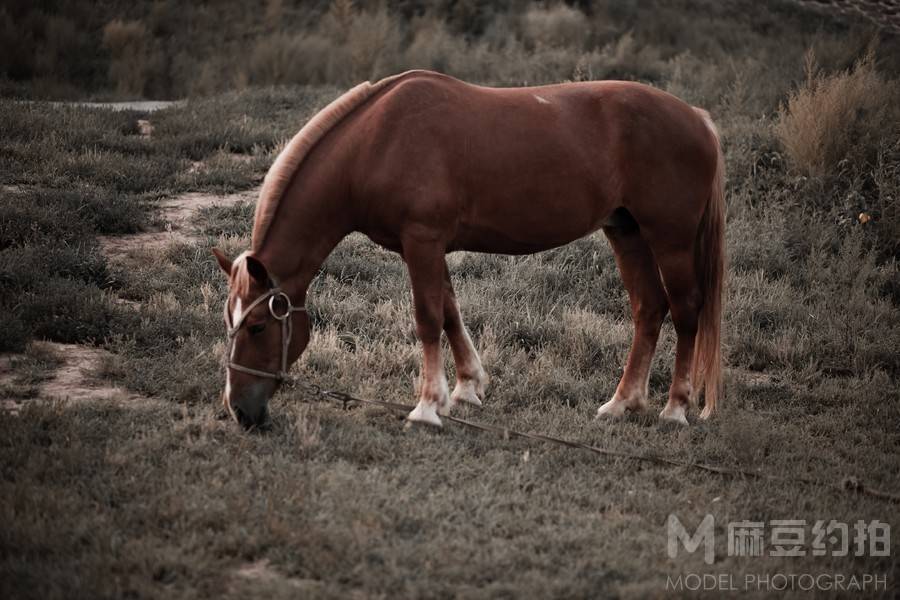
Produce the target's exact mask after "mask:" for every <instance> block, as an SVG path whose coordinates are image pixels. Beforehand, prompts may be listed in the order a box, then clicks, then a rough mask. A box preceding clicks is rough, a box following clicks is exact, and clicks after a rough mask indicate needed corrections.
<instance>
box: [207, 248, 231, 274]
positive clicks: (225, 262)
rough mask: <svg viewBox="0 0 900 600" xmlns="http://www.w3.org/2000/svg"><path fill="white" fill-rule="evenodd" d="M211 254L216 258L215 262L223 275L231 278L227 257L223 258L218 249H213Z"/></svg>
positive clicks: (229, 262) (229, 263)
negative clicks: (223, 272)
mask: <svg viewBox="0 0 900 600" xmlns="http://www.w3.org/2000/svg"><path fill="white" fill-rule="evenodd" d="M212 253H213V254H214V255H215V257H216V261H217V262H218V263H219V268H221V269H222V270H223V271H225V274H226V275H228V276H229V277H230V276H231V261H230V260H228V257H227V256H225V255H224V254H223V253H222V251H221V250H219V249H218V248H213V249H212Z"/></svg>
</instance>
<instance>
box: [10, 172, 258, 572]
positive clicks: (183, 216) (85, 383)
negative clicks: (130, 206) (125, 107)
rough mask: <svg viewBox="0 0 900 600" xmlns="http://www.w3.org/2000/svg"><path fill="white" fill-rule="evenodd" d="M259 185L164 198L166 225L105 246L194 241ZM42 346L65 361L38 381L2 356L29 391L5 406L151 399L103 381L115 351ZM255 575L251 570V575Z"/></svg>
mask: <svg viewBox="0 0 900 600" xmlns="http://www.w3.org/2000/svg"><path fill="white" fill-rule="evenodd" d="M258 195H259V189H258V188H257V189H252V190H247V191H244V192H239V193H236V194H228V195H224V196H217V195H214V194H207V193H202V192H191V193H187V194H182V195H181V196H177V197H175V198H169V199H167V200H164V201H162V202H160V204H159V215H160V217H162V219H163V221H164V222H165V229H164V230H159V231H145V232H141V233H136V234H131V235H119V236H102V237H101V238H100V245H101V250H102V252H103V254H104V255H105V256H106V257H107V258H108V259H109V260H111V261H129V260H141V256H142V255H143V256H146V252H147V250H162V249H164V248H165V247H166V246H168V245H169V244H170V243H173V242H190V241H195V240H197V239H199V238H200V232H199V231H198V230H197V228H196V227H195V226H194V224H193V223H194V220H195V217H196V215H197V214H199V212H200V211H201V210H202V209H205V208H210V207H214V206H222V207H227V206H233V205H235V204H237V203H240V202H254V201H255V200H256V197H257V196H258ZM35 344H36V345H37V346H38V348H39V350H41V351H45V352H47V353H50V354H52V355H54V356H56V357H57V358H58V359H59V361H60V364H59V366H58V367H57V368H56V369H55V370H54V371H53V373H52V375H51V376H50V377H49V378H48V379H46V380H45V381H43V382H40V383H37V384H34V385H22V384H21V383H19V381H18V380H19V373H17V369H16V363H17V362H19V361H20V360H22V361H24V360H25V358H24V357H23V355H17V354H7V355H3V356H0V389H5V390H17V389H19V390H28V393H27V394H21V396H27V397H17V396H18V395H17V394H15V393H13V394H11V396H10V394H9V392H7V397H0V410H8V411H11V412H13V413H17V412H18V411H19V410H20V409H21V407H22V406H23V405H24V404H25V403H27V402H33V401H35V400H57V399H59V400H65V401H68V402H88V401H94V400H115V401H121V402H132V401H136V400H137V401H141V402H147V401H150V399H149V398H147V397H145V396H141V395H139V394H135V393H133V392H129V391H127V390H125V389H124V388H121V387H118V386H113V385H111V384H109V383H108V382H104V381H103V380H102V376H101V375H100V373H101V372H102V368H103V363H104V361H105V360H107V359H109V358H111V357H112V354H110V353H109V352H107V351H105V350H102V349H100V348H96V347H94V346H84V345H80V344H58V343H55V342H45V341H39V342H35ZM250 577H252V575H251V576H250Z"/></svg>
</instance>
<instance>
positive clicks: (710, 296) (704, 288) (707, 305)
mask: <svg viewBox="0 0 900 600" xmlns="http://www.w3.org/2000/svg"><path fill="white" fill-rule="evenodd" d="M695 110H697V112H698V113H699V114H700V116H701V117H702V118H703V121H704V122H705V123H706V126H707V127H708V128H709V129H710V131H712V134H713V137H714V139H715V144H716V155H717V157H716V171H715V175H714V176H713V180H712V186H711V190H710V194H709V199H708V201H707V205H706V210H705V211H704V213H703V217H702V218H701V219H700V226H699V228H698V230H697V242H696V246H695V260H696V272H697V279H698V283H699V287H700V294H701V298H702V301H703V305H702V307H701V309H700V315H699V319H698V323H697V337H696V339H695V340H694V360H693V364H692V365H691V381H692V382H694V384H693V385H694V389H695V391H696V392H695V397H699V395H700V392H701V391H703V392H704V394H705V400H706V401H705V403H704V407H703V411H702V412H701V413H700V418H701V419H708V418H709V417H710V416H711V415H712V414H713V413H714V412H715V411H716V404H717V403H718V401H719V398H720V396H721V395H722V294H723V288H724V285H725V158H724V156H723V155H722V145H721V143H720V141H719V133H718V131H717V130H716V126H715V125H714V124H713V122H712V119H711V118H710V116H709V113H708V112H706V111H705V110H701V109H695Z"/></svg>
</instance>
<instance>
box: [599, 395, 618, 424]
mask: <svg viewBox="0 0 900 600" xmlns="http://www.w3.org/2000/svg"><path fill="white" fill-rule="evenodd" d="M623 416H625V403H624V402H621V401H620V400H619V399H618V398H613V399H612V400H608V401H607V402H606V403H604V404H603V405H602V406H601V407H600V408H598V409H597V416H596V418H597V419H604V418H607V419H618V418H619V417H623Z"/></svg>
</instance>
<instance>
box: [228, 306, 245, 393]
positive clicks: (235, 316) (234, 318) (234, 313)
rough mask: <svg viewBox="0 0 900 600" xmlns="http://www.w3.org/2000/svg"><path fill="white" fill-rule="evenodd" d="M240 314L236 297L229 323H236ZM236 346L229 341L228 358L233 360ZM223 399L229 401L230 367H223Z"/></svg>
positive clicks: (233, 342)
mask: <svg viewBox="0 0 900 600" xmlns="http://www.w3.org/2000/svg"><path fill="white" fill-rule="evenodd" d="M240 316H241V299H240V298H237V299H235V301H234V310H233V311H232V312H231V323H232V325H233V324H234V323H237V321H238V319H239V318H240ZM235 346H237V343H236V342H235V341H234V340H232V342H231V353H230V354H229V355H228V360H229V361H233V360H234V347H235ZM225 400H226V401H227V402H228V403H229V406H230V403H231V369H225Z"/></svg>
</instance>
